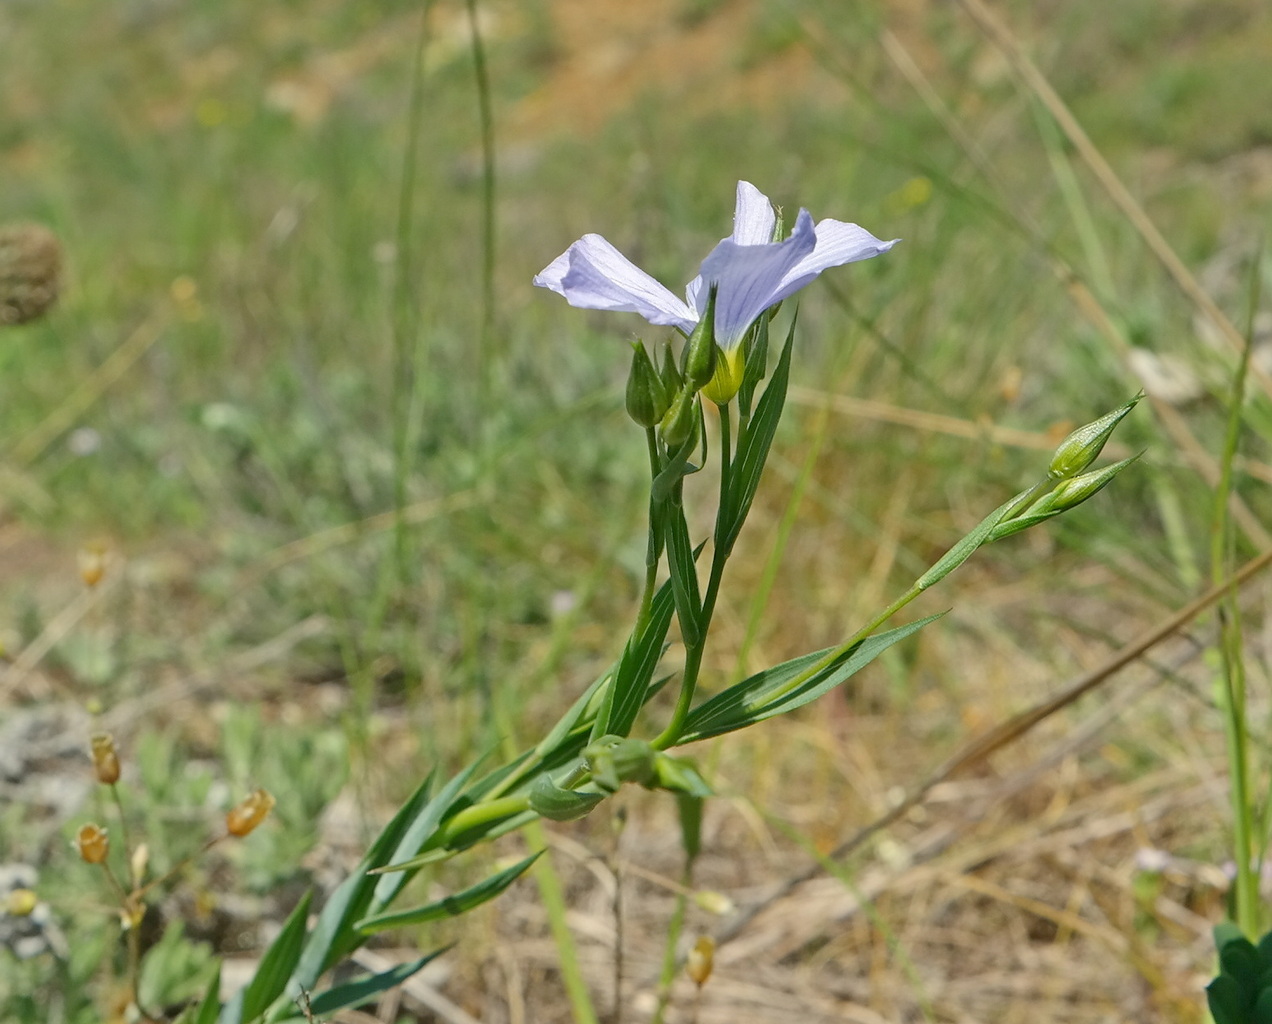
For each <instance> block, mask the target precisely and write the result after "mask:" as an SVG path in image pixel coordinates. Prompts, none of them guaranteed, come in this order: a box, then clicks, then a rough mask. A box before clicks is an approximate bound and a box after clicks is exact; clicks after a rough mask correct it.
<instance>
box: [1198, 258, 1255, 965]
mask: <svg viewBox="0 0 1272 1024" xmlns="http://www.w3.org/2000/svg"><path fill="white" fill-rule="evenodd" d="M1257 296H1258V260H1256V261H1255V273H1254V280H1253V282H1252V285H1251V311H1250V329H1249V331H1248V333H1247V338H1246V346H1245V350H1244V351H1243V353H1242V357H1241V361H1240V363H1239V364H1238V366H1237V372H1236V374H1235V375H1234V377H1233V382H1232V394H1231V397H1230V399H1229V406H1228V421H1227V428H1226V431H1225V434H1224V444H1223V452H1222V455H1221V458H1220V466H1221V474H1220V478H1219V482H1218V485H1217V486H1216V487H1215V494H1214V508H1213V511H1212V515H1211V523H1210V572H1211V579H1212V582H1213V583H1214V584H1216V585H1217V584H1218V583H1219V582H1220V581H1221V580H1222V579H1223V578H1224V577H1225V575H1226V572H1227V569H1228V566H1229V565H1230V564H1231V561H1232V551H1233V539H1234V538H1233V531H1232V523H1231V520H1230V518H1229V515H1228V496H1229V494H1230V493H1231V491H1232V488H1233V480H1232V464H1233V461H1234V460H1235V458H1236V454H1237V444H1238V442H1239V440H1240V436H1241V412H1242V408H1243V403H1244V398H1245V383H1246V371H1247V369H1248V368H1249V365H1250V353H1251V350H1252V348H1253V339H1254V310H1255V309H1256V308H1257V303H1258V299H1257ZM1218 612H1219V651H1220V655H1221V658H1222V672H1223V679H1222V694H1223V705H1224V706H1223V717H1224V737H1225V740H1226V742H1227V750H1228V773H1229V775H1230V776H1231V794H1230V796H1231V801H1232V846H1233V850H1232V855H1233V861H1234V862H1235V864H1236V877H1235V878H1234V880H1233V890H1234V897H1233V917H1234V919H1235V921H1236V924H1237V927H1239V928H1240V929H1241V930H1242V932H1244V933H1245V935H1246V937H1247V938H1249V939H1250V940H1251V941H1255V940H1256V939H1257V938H1258V935H1259V924H1260V921H1259V917H1260V914H1259V875H1258V872H1257V870H1256V866H1255V853H1254V804H1253V798H1252V793H1251V787H1250V749H1249V730H1248V726H1249V723H1248V721H1247V713H1246V679H1245V659H1244V645H1243V640H1242V630H1241V607H1240V604H1239V602H1238V599H1237V591H1236V588H1235V587H1229V588H1228V591H1227V594H1226V595H1225V597H1224V599H1223V601H1222V602H1221V603H1220V605H1219V608H1218Z"/></svg>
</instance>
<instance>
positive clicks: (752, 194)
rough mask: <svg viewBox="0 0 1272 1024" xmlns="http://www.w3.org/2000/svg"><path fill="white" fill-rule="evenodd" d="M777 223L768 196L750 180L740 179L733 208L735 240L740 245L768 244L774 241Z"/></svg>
mask: <svg viewBox="0 0 1272 1024" xmlns="http://www.w3.org/2000/svg"><path fill="white" fill-rule="evenodd" d="M776 223H777V215H776V214H775V213H774V212H773V204H772V203H770V202H769V199H768V196H766V195H765V194H764V193H763V192H761V191H760V190H759V189H758V188H756V187H755V186H754V185H752V184H751V183H750V182H749V181H739V182H738V199H737V204H736V205H735V206H734V208H733V240H734V241H735V242H737V243H738V245H768V244H769V242H771V241H773V227H774V225H776Z"/></svg>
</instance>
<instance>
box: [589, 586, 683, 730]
mask: <svg viewBox="0 0 1272 1024" xmlns="http://www.w3.org/2000/svg"><path fill="white" fill-rule="evenodd" d="M674 609H675V600H674V598H673V597H672V592H671V581H670V580H668V581H667V582H666V583H664V584H663V585H662V586H661V587H659V588H658V593H656V594H655V595H654V600H653V602H652V604H651V606H650V614H649V623H648V625H646V626H645V631H644V632H643V633H642V634H641V635H640V636H639V637H633V638H632V639H631V640H629V641H628V643H627V647H626V648H625V649H624V650H623V656H622V657H621V658H620V659H619V662H618V665H617V666H616V667H615V669H614V681H613V683H612V684H611V685H610V689H609V692H608V693H607V694H606V695H605V703H604V705H602V707H601V711H600V713H599V714H598V715H597V716H596V722H595V723H594V725H593V726H592V731H591V739H593V740H594V739H597V738H598V737H600V736H606V735H610V734H613V735H616V736H626V735H627V734H628V733H629V732H631V729H632V726H633V725H634V724H635V722H636V716H637V715H638V714H640V709H641V708H642V707H643V706H644V704H645V701H646V700H648V699H649V681H650V680H651V679H652V678H653V676H654V670H655V669H656V668H657V667H658V661H659V659H660V658H661V657H662V653H663V644H664V643H665V642H666V639H667V630H668V629H670V628H671V614H672V611H673V610H674Z"/></svg>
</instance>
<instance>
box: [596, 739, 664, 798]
mask: <svg viewBox="0 0 1272 1024" xmlns="http://www.w3.org/2000/svg"><path fill="white" fill-rule="evenodd" d="M583 756H584V757H585V758H586V759H587V764H588V769H589V770H590V771H591V773H592V781H593V782H595V783H596V785H597V788H599V789H601V790H602V791H604V792H607V793H615V792H617V791H618V788H619V787H620V786H621V785H622V784H623V783H624V782H635V783H638V784H639V785H642V786H648V785H649V784H650V783H651V782H653V781H654V759H655V756H656V755H655V751H654V748H653V746H652V745H650V743H649V741H647V740H640V739H636V738H635V737H622V736H602V737H601V738H600V739H598V740H597V741H596V742H595V743H592V744H590V745H589V746H588V747H587V749H586V750H584V751H583Z"/></svg>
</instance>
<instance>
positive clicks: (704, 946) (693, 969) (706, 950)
mask: <svg viewBox="0 0 1272 1024" xmlns="http://www.w3.org/2000/svg"><path fill="white" fill-rule="evenodd" d="M714 964H715V942H714V941H713V940H712V938H711V936H710V935H703V936H700V937H699V938H698V941H697V942H695V943H694V944H693V949H691V950H689V960H688V962H687V963H686V964H685V973H686V974H688V975H689V977H690V978H692V979H693V983H694V984H695V985H697V986H698V987H699V988H702V986H703V985H705V984H706V983H707V979H708V978H710V977H711V968H712V967H713V966H714Z"/></svg>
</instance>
